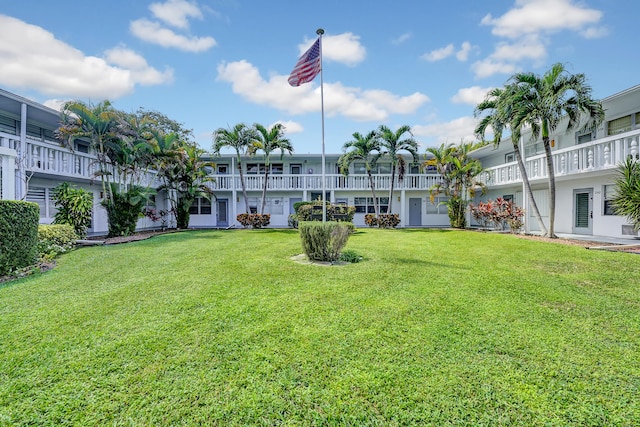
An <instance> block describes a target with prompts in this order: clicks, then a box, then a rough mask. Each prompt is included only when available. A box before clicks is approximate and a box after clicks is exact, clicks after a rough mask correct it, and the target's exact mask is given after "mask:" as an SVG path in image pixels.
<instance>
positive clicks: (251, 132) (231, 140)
mask: <svg viewBox="0 0 640 427" xmlns="http://www.w3.org/2000/svg"><path fill="white" fill-rule="evenodd" d="M256 138H257V133H256V130H255V129H254V128H252V127H248V126H247V125H246V124H244V123H238V124H236V125H235V126H234V127H233V128H229V129H225V128H219V129H218V130H216V131H215V132H214V133H213V153H214V154H215V155H220V151H221V150H222V149H223V148H233V149H234V150H235V152H236V156H237V168H238V172H239V174H240V185H241V186H242V196H243V197H244V204H245V206H246V212H247V213H249V211H250V208H249V198H248V197H247V186H246V184H245V182H244V174H243V168H242V156H243V155H244V154H246V153H247V150H248V148H249V147H250V146H251V144H253V142H254V141H255V139H256Z"/></svg>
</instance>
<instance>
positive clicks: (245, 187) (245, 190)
mask: <svg viewBox="0 0 640 427" xmlns="http://www.w3.org/2000/svg"><path fill="white" fill-rule="evenodd" d="M238 172H240V185H241V186H242V197H244V206H245V212H246V213H250V212H249V211H250V209H249V198H248V197H247V186H246V185H245V183H244V175H243V174H242V160H241V159H240V158H239V157H238Z"/></svg>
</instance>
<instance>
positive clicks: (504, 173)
mask: <svg viewBox="0 0 640 427" xmlns="http://www.w3.org/2000/svg"><path fill="white" fill-rule="evenodd" d="M603 104H604V106H605V109H606V121H605V122H604V123H603V124H602V126H600V127H599V128H598V129H597V130H596V131H595V132H591V133H575V132H571V133H566V132H558V134H556V135H553V136H552V139H553V152H554V165H555V168H556V179H557V188H558V189H557V191H558V197H557V212H556V231H557V232H559V233H572V234H574V233H579V234H593V235H601V236H611V237H625V236H626V237H629V238H632V237H633V236H635V235H636V234H634V233H632V230H631V229H630V227H628V225H627V222H626V221H625V219H624V218H622V217H619V216H616V215H614V214H613V212H612V211H611V207H610V205H609V204H608V200H609V198H610V197H611V194H612V193H613V191H614V188H613V186H612V184H613V179H614V175H615V170H616V167H617V165H618V163H619V162H620V161H621V160H622V159H624V158H625V157H626V156H629V155H631V156H634V157H638V155H639V148H638V143H639V138H640V86H636V87H633V88H630V89H628V90H626V91H624V92H621V93H618V94H615V95H612V96H610V97H608V98H606V99H604V100H603ZM58 121H59V113H58V112H57V111H56V110H53V109H50V108H48V107H46V106H43V105H41V104H38V103H36V102H33V101H30V100H28V99H26V98H23V97H20V96H18V95H15V94H12V93H9V92H6V91H2V90H0V166H1V169H0V183H1V185H0V197H1V198H3V199H26V200H30V201H34V202H37V203H38V204H39V205H40V216H41V222H42V223H48V222H51V221H52V219H53V216H54V214H55V206H54V204H53V201H52V198H51V190H52V189H53V188H54V187H55V186H57V185H58V184H59V183H61V182H64V181H67V182H71V183H74V184H76V185H78V186H80V187H83V188H85V189H87V190H89V191H91V192H92V193H93V194H94V201H95V203H94V207H95V208H94V213H93V223H92V227H91V229H90V232H91V233H93V234H105V233H106V232H107V221H106V214H105V212H104V209H102V207H101V206H100V204H99V200H100V197H101V194H100V190H101V186H100V183H99V182H98V181H97V180H96V178H95V177H94V176H93V171H94V164H93V159H94V156H93V154H92V153H91V150H90V147H89V146H88V145H87V144H84V143H83V142H81V141H79V142H77V143H76V145H75V147H73V148H74V149H73V150H70V149H66V148H63V147H61V146H60V144H59V143H58V141H56V140H55V138H54V133H53V132H54V130H55V129H56V128H57V126H58ZM523 147H524V150H523V152H524V153H525V154H526V158H525V163H526V167H527V174H528V176H529V179H530V180H531V183H532V185H533V188H534V192H535V197H536V200H537V203H538V206H539V208H540V210H541V211H542V214H543V215H545V214H546V215H547V219H548V206H547V204H546V200H547V197H546V194H547V193H546V192H547V190H546V170H545V168H546V163H545V160H544V153H543V151H542V147H541V144H540V143H535V144H534V143H529V142H528V141H527V138H526V136H525V138H524V142H523ZM473 155H474V156H476V157H477V158H479V159H480V160H481V161H482V163H483V165H484V166H485V167H486V168H487V171H486V172H485V173H484V175H483V176H482V179H483V180H484V182H485V183H486V184H487V186H488V188H489V193H488V194H487V195H486V196H484V197H483V199H487V198H495V197H498V196H503V197H510V198H512V199H513V200H515V201H516V202H517V203H518V204H519V205H521V206H523V207H524V208H525V209H526V208H527V201H526V199H525V198H523V197H522V195H523V191H522V179H521V177H520V172H519V170H518V167H517V164H516V163H515V158H514V157H513V147H512V144H511V142H510V141H508V140H505V141H503V142H502V143H501V144H500V146H498V147H493V146H487V147H484V148H482V149H480V150H477V151H476V152H474V153H473ZM339 157H340V155H339V154H328V155H326V156H325V174H324V183H323V175H322V173H321V171H322V157H321V156H320V155H319V154H318V155H313V154H312V155H298V154H296V155H292V156H288V155H287V156H284V157H282V158H280V157H279V156H272V157H271V161H270V168H271V169H270V174H269V177H268V187H267V188H268V190H267V201H266V206H265V211H264V212H265V213H269V214H271V226H272V227H286V226H287V219H288V216H289V214H290V213H292V212H293V204H294V203H295V202H297V201H302V200H314V199H317V198H319V197H321V195H322V191H323V189H324V190H325V191H326V198H327V200H331V201H332V202H334V203H344V204H348V205H352V206H355V207H356V212H357V213H356V216H355V219H354V222H355V223H356V225H359V226H362V225H364V215H365V214H366V213H370V212H373V198H372V195H371V190H370V188H369V179H368V176H367V174H366V172H365V170H364V164H362V163H357V162H356V163H354V164H353V165H352V167H351V170H350V173H349V175H348V176H344V175H342V174H340V173H339V171H338V168H337V162H338V158H339ZM213 160H214V162H215V163H216V169H215V171H213V173H214V175H215V182H213V183H212V184H211V187H212V189H213V191H214V194H215V198H214V199H213V200H212V201H208V200H205V199H198V200H197V202H196V204H195V205H194V206H193V207H192V216H191V223H190V226H192V227H217V228H227V227H236V226H239V224H238V223H237V222H236V220H235V218H236V215H237V214H239V213H242V212H245V211H246V205H245V200H244V197H243V194H242V190H241V188H242V186H241V183H240V176H239V173H238V168H237V159H236V157H235V155H231V154H229V155H223V156H221V157H220V158H215V159H213ZM242 162H243V167H244V170H245V184H246V188H247V196H248V204H249V209H250V210H251V211H255V212H260V210H261V197H262V188H263V185H264V181H263V180H264V167H265V166H264V165H265V162H264V159H263V158H261V157H260V156H255V157H246V158H243V159H242ZM408 172H409V173H408V174H407V175H406V176H405V178H404V180H402V181H401V182H398V181H396V182H395V184H394V188H395V190H394V195H393V198H392V199H391V200H389V197H388V192H389V185H390V165H389V163H388V162H386V163H385V161H384V160H382V161H381V162H380V163H379V164H378V166H377V170H375V171H374V180H375V187H376V196H377V198H378V201H379V204H380V205H381V207H382V208H383V210H386V209H387V208H388V207H390V210H391V211H392V212H394V213H398V214H399V215H400V218H401V226H403V227H444V226H447V225H448V224H449V220H448V216H447V212H446V206H444V205H440V204H438V200H436V203H432V202H431V201H430V198H429V193H428V189H429V188H430V187H431V186H432V185H433V184H434V183H436V182H438V180H439V176H438V175H437V174H435V173H433V172H432V171H429V170H425V169H424V168H422V167H421V166H420V165H419V164H413V165H412V166H411V168H410V170H409V171H408ZM168 207H169V204H168V201H167V198H166V197H165V195H164V194H162V193H159V194H158V195H157V197H156V208H157V209H167V208H168ZM526 222H527V231H531V232H535V231H536V229H537V224H536V222H535V219H533V218H530V217H527V221H526ZM138 225H139V227H140V228H149V227H157V226H159V225H160V224H158V223H153V222H151V221H150V220H149V219H146V218H143V219H141V220H140V222H139V224H138Z"/></svg>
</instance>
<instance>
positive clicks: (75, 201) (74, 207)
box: [53, 182, 93, 237]
mask: <svg viewBox="0 0 640 427" xmlns="http://www.w3.org/2000/svg"><path fill="white" fill-rule="evenodd" d="M53 200H54V203H55V206H56V208H57V209H58V211H57V212H56V214H55V216H54V219H53V223H54V224H69V225H71V226H72V227H73V229H74V231H75V233H76V234H77V236H78V237H85V236H86V235H87V229H88V228H89V226H90V225H91V215H92V212H93V193H91V192H90V191H87V190H84V189H82V188H77V187H75V186H72V185H69V183H68V182H63V183H62V184H60V185H58V186H57V187H55V188H54V189H53Z"/></svg>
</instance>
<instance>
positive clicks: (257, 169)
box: [247, 163, 264, 175]
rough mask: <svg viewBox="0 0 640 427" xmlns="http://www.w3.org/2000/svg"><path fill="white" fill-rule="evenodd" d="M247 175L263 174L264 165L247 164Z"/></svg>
mask: <svg viewBox="0 0 640 427" xmlns="http://www.w3.org/2000/svg"><path fill="white" fill-rule="evenodd" d="M247 173H248V174H252V175H257V174H259V173H260V174H264V164H260V163H247Z"/></svg>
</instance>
